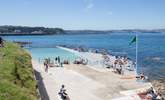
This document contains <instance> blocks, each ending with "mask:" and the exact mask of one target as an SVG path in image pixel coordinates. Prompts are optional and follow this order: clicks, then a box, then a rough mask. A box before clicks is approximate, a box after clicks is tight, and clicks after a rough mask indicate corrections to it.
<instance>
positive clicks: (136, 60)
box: [136, 33, 138, 75]
mask: <svg viewBox="0 0 165 100" xmlns="http://www.w3.org/2000/svg"><path fill="white" fill-rule="evenodd" d="M137 68H138V34H137V33H136V75H138V72H137Z"/></svg>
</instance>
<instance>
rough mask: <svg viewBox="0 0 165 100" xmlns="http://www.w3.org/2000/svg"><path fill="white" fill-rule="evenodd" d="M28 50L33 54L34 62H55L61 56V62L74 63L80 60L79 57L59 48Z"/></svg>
mask: <svg viewBox="0 0 165 100" xmlns="http://www.w3.org/2000/svg"><path fill="white" fill-rule="evenodd" d="M28 50H29V51H30V52H31V53H32V56H33V59H34V60H40V61H43V59H45V58H51V59H53V60H54V59H55V58H56V57H58V56H59V57H60V59H61V61H64V60H68V61H69V62H73V61H74V60H75V59H76V58H78V57H77V55H75V54H73V53H71V52H68V51H65V50H62V49H59V48H33V49H30V48H29V49H28Z"/></svg>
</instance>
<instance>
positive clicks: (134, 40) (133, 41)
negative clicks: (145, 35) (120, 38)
mask: <svg viewBox="0 0 165 100" xmlns="http://www.w3.org/2000/svg"><path fill="white" fill-rule="evenodd" d="M136 40H137V39H136V36H135V37H133V39H132V41H131V42H130V43H129V45H131V44H132V43H136Z"/></svg>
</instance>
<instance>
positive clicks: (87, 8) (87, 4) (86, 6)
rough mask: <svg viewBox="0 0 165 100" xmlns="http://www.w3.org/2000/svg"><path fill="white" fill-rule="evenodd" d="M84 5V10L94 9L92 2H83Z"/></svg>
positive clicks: (88, 0) (87, 0)
mask: <svg viewBox="0 0 165 100" xmlns="http://www.w3.org/2000/svg"><path fill="white" fill-rule="evenodd" d="M83 1H84V4H85V10H86V11H88V10H89V9H92V8H93V7H94V3H93V0H83Z"/></svg>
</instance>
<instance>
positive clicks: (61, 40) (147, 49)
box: [2, 32, 165, 80]
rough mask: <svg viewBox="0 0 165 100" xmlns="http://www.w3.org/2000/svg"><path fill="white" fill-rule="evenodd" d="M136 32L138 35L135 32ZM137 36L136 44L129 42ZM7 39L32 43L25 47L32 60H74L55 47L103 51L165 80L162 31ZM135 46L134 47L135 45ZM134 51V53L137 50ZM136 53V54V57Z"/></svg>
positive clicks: (10, 37) (72, 55)
mask: <svg viewBox="0 0 165 100" xmlns="http://www.w3.org/2000/svg"><path fill="white" fill-rule="evenodd" d="M136 34H137V35H136ZM135 36H137V41H136V43H132V44H131V45H130V42H131V40H132V39H133V38H134V37H135ZM2 37H3V38H4V39H5V40H8V41H20V42H32V44H29V45H27V46H26V47H25V48H26V49H27V50H28V51H29V52H31V53H32V56H33V58H34V59H43V58H45V57H50V58H55V57H57V56H60V57H61V58H63V59H64V58H68V59H70V60H73V59H76V58H77V56H76V55H74V54H72V53H70V52H68V51H65V50H61V49H59V48H56V46H59V45H65V46H68V47H83V48H87V49H96V50H106V51H108V52H109V53H110V54H112V55H117V56H127V57H129V58H130V59H132V60H134V61H136V57H137V66H138V68H137V69H138V73H141V72H144V74H145V75H147V76H148V77H149V79H150V80H157V79H165V34H164V33H131V34H130V33H106V34H105V33H101V32H100V33H96V34H94V33H93V34H88V33H84V34H83V33H81V34H78V33H77V34H75V33H74V34H71V33H70V34H62V35H41V36H40V35H37V36H34V35H32V36H2ZM136 46H137V48H136ZM136 50H137V53H136ZM136 54H137V56H136Z"/></svg>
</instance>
